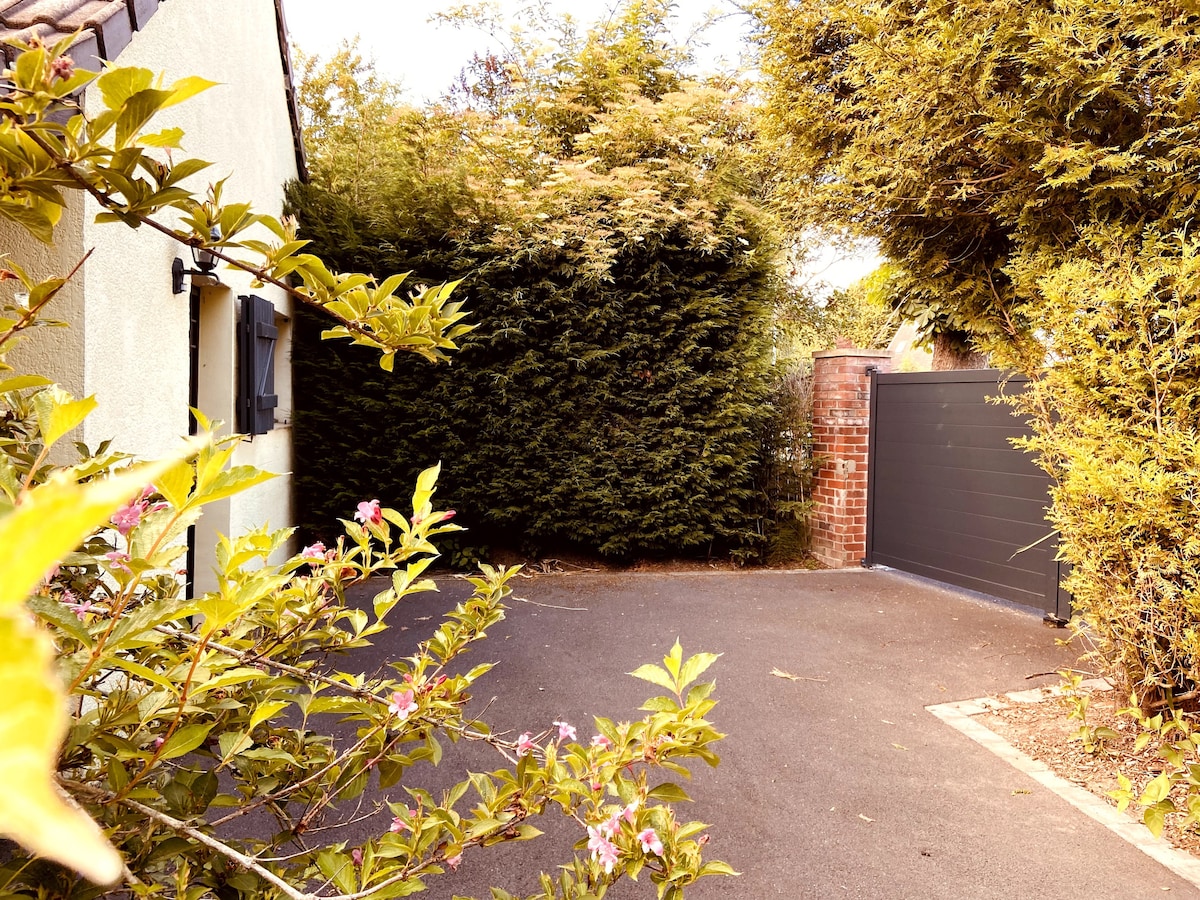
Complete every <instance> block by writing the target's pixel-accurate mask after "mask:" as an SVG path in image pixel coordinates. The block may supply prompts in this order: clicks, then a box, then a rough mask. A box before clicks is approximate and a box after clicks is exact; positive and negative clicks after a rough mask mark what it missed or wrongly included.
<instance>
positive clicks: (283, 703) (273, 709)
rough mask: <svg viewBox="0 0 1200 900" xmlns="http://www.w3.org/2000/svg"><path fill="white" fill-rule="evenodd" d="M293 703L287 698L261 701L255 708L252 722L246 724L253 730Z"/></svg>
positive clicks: (251, 718)
mask: <svg viewBox="0 0 1200 900" xmlns="http://www.w3.org/2000/svg"><path fill="white" fill-rule="evenodd" d="M291 705H292V704H291V703H290V702H288V701H287V700H270V701H268V702H266V703H260V704H259V705H258V706H257V707H256V708H255V710H254V714H253V715H252V716H250V724H249V725H247V726H246V730H247V731H253V730H254V728H255V726H257V725H261V724H262V723H263V722H266V721H267V720H268V719H273V718H275V716H277V715H278V714H279V713H281V712H283V711H284V710H285V709H287V708H288V707H289V706H291Z"/></svg>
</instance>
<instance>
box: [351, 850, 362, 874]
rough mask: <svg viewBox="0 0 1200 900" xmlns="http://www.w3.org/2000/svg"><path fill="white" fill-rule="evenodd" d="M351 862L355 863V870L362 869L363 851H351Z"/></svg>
mask: <svg viewBox="0 0 1200 900" xmlns="http://www.w3.org/2000/svg"><path fill="white" fill-rule="evenodd" d="M350 861H351V862H352V863H354V868H356V869H358V868H361V867H362V850H360V849H359V848H358V847H355V848H354V849H353V850H351V851H350Z"/></svg>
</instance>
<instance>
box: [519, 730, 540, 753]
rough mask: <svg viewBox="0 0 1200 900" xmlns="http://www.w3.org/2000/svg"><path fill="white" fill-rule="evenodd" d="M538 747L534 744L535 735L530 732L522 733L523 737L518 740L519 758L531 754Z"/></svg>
mask: <svg viewBox="0 0 1200 900" xmlns="http://www.w3.org/2000/svg"><path fill="white" fill-rule="evenodd" d="M536 746H537V745H536V744H535V743H534V742H533V735H532V734H531V733H530V732H528V731H526V732H522V734H521V736H520V737H518V738H517V756H524V755H525V754H526V753H530V752H531V751H532V750H533V749H534V747H536Z"/></svg>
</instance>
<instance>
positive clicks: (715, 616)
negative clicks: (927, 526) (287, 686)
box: [335, 570, 1194, 900]
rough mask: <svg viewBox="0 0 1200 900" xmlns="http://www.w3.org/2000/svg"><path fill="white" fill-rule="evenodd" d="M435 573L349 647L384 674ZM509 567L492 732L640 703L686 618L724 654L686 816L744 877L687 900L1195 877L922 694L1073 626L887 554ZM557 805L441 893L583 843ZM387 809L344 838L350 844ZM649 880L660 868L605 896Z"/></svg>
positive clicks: (449, 592) (489, 657)
mask: <svg viewBox="0 0 1200 900" xmlns="http://www.w3.org/2000/svg"><path fill="white" fill-rule="evenodd" d="M441 585H442V588H443V592H444V593H442V594H441V595H434V596H432V597H421V598H417V599H416V600H414V601H406V603H408V605H407V606H405V605H401V606H400V607H397V609H396V610H395V611H394V612H393V614H392V618H391V621H392V622H393V624H394V625H395V626H397V627H396V628H395V630H394V631H390V632H388V633H387V634H385V635H383V638H384V639H385V641H387V642H388V643H387V644H386V645H381V646H378V647H376V648H372V649H371V650H370V651H366V652H365V653H363V654H362V655H361V656H356V658H355V659H354V662H353V668H354V669H356V670H362V671H368V672H369V671H372V670H373V669H374V668H375V667H377V666H378V665H381V664H383V663H385V662H386V661H387V660H388V659H394V658H397V657H400V656H403V655H406V654H407V653H410V652H411V650H412V647H413V645H414V643H415V641H416V640H418V639H419V638H420V637H423V636H425V635H426V634H428V633H429V632H430V631H431V630H432V629H433V628H434V627H435V626H436V622H437V619H438V618H439V617H440V615H441V613H442V612H444V611H446V610H447V609H449V608H450V607H451V606H452V605H453V603H454V602H456V601H457V600H458V599H460V598H461V597H463V596H465V595H466V594H467V589H466V586H465V585H463V584H462V583H461V582H458V581H455V580H453V579H441ZM514 586H515V589H516V596H518V597H520V598H524V599H526V600H528V601H529V602H528V603H522V602H513V603H510V610H509V613H508V618H507V620H506V621H505V622H503V623H501V624H500V625H499V626H497V627H496V628H494V629H492V631H491V633H490V635H489V639H488V640H487V641H484V642H483V643H482V644H480V645H477V648H476V649H475V650H474V651H473V652H472V653H471V654H470V656H469V657H468V659H467V664H468V665H474V664H476V663H478V662H482V661H497V662H498V665H497V666H496V668H495V669H493V670H492V672H491V673H490V674H489V675H487V676H485V677H484V679H482V680H481V681H480V682H479V683H478V684H477V691H476V700H475V708H474V709H475V711H476V712H478V711H479V710H480V709H482V708H483V706H484V705H486V704H490V709H489V711H488V714H487V718H488V720H489V721H490V722H491V723H492V725H493V726H494V727H495V728H497V729H511V730H512V732H513V733H514V734H515V733H518V732H520V731H534V732H537V731H540V730H542V729H543V728H547V727H549V725H550V723H551V721H552V720H555V719H566V720H567V721H569V722H571V723H573V724H575V725H577V726H578V729H579V734H580V737H581V739H583V740H586V739H587V736H589V735H590V734H591V733H592V731H593V729H592V728H591V718H592V716H609V717H612V718H615V719H618V720H622V719H624V720H628V719H632V718H639V717H640V715H641V714H640V713H638V712H637V707H638V706H639V705H640V704H641V703H642V702H643V701H644V700H645V699H646V698H647V697H649V696H651V694H653V693H654V688H653V687H652V686H651V685H648V684H646V683H644V682H641V681H638V680H636V679H633V678H630V677H628V676H627V675H625V674H623V673H626V672H630V671H632V670H633V669H634V668H636V667H637V666H638V665H641V664H642V663H645V662H658V661H660V660H661V657H662V656H663V655H664V654H665V653H666V652H667V651H668V650H669V649H670V646H671V644H672V643H673V641H674V640H675V638H676V637H678V638H679V639H680V641H681V642H682V644H683V649H684V653H685V655H687V654H691V653H695V652H698V651H701V650H706V651H712V652H717V653H722V654H724V655H723V656H722V658H721V659H720V660H719V661H718V662H717V663H716V664H715V665H714V666H713V667H712V668H711V669H710V670H709V672H708V676H709V677H715V678H716V680H717V691H716V694H715V697H716V699H718V700H719V701H720V702H719V703H718V705H717V708H716V709H715V710H714V711H713V713H712V715H711V716H710V718H711V719H712V721H713V722H714V724H715V725H716V726H717V727H718V728H719V729H720V730H721V731H724V732H725V733H726V734H727V735H728V737H727V739H726V740H724V741H722V742H721V743H720V744H719V745H718V747H717V750H718V752H720V753H721V755H722V758H723V762H722V764H721V766H720V767H719V768H717V769H709V768H708V767H706V766H703V764H698V765H699V766H700V768H694V769H693V771H694V775H695V778H694V780H693V781H692V783H691V784H690V786H688V788H687V789H688V790H689V792H690V793H691V794H692V796H693V797H694V798H695V802H694V803H692V804H682V805H681V808H680V809H679V813H680V816H681V818H683V817H686V818H692V819H699V820H701V821H704V822H709V823H711V824H712V828H711V832H710V833H711V836H712V839H711V842H710V843H709V845H708V847H707V848H706V853H707V856H708V858H711V859H723V860H725V861H727V862H729V863H730V864H731V865H732V866H733V867H734V868H735V869H737V870H739V871H740V872H742V873H743V874H742V875H741V877H739V878H736V879H728V878H709V879H706V880H704V881H702V882H700V883H699V884H698V885H697V886H696V887H694V888H692V889H691V890H689V892H688V896H689V898H694V900H709V898H727V897H729V898H747V900H757V898H767V897H787V898H814V900H824V898H864V900H866V898H870V900H876V898H886V900H892V898H896V900H900V898H911V900H937V898H946V900H967V898H1005V900H1020V898H1031V900H1032V898H1038V900H1042V898H1046V900H1074V898H1079V900H1085V898H1086V900H1097V898H1121V900H1138V898H1149V897H1155V898H1161V897H1163V896H1164V892H1165V891H1167V890H1169V891H1171V893H1170V894H1169V895H1168V896H1175V897H1187V896H1194V889H1193V888H1192V887H1191V886H1190V885H1188V884H1187V883H1186V882H1184V881H1182V880H1180V879H1178V878H1177V877H1176V876H1174V875H1172V874H1171V873H1169V872H1168V871H1167V870H1166V869H1164V868H1162V867H1161V866H1159V865H1158V864H1157V863H1155V862H1153V861H1152V860H1150V859H1148V858H1147V857H1145V856H1143V855H1142V854H1140V853H1139V852H1137V851H1136V850H1135V849H1134V848H1132V847H1130V846H1128V845H1127V844H1125V843H1124V842H1123V841H1121V840H1120V839H1119V838H1117V837H1116V836H1114V835H1112V834H1111V833H1109V832H1108V831H1107V830H1105V829H1104V828H1103V827H1102V826H1100V825H1098V824H1096V823H1095V822H1093V821H1091V820H1090V819H1088V818H1086V817H1085V816H1084V815H1083V814H1082V813H1080V812H1078V811H1076V810H1075V809H1073V808H1072V807H1070V806H1068V805H1067V804H1066V803H1065V802H1064V801H1062V800H1060V799H1059V798H1057V797H1056V796H1054V795H1053V794H1051V793H1050V792H1049V791H1047V790H1045V789H1043V788H1041V787H1039V786H1038V785H1037V784H1035V783H1034V782H1033V781H1031V780H1030V779H1028V778H1026V777H1025V776H1024V775H1022V774H1020V773H1019V772H1017V771H1016V770H1014V769H1011V768H1009V767H1008V766H1007V765H1006V764H1005V763H1003V762H1001V761H1000V760H999V759H997V758H996V757H994V756H992V755H991V754H990V753H988V752H987V751H986V750H984V749H983V748H981V747H979V746H978V745H976V744H974V743H973V742H972V741H970V740H969V739H967V738H966V737H964V736H963V735H961V734H959V733H957V732H955V731H953V730H952V729H950V728H949V727H947V726H946V725H944V724H942V723H941V722H939V721H938V720H937V719H935V718H934V717H933V716H932V715H930V714H929V713H927V712H926V711H925V707H926V706H927V705H930V704H934V703H943V702H947V701H951V700H962V699H967V698H973V697H978V696H982V695H985V694H989V693H1002V692H1005V691H1010V690H1020V689H1025V688H1029V687H1034V686H1036V685H1038V684H1043V683H1047V682H1050V683H1052V682H1055V681H1057V678H1056V677H1055V676H1050V677H1040V678H1033V679H1029V676H1031V675H1036V674H1038V673H1047V672H1052V671H1054V670H1056V669H1058V668H1061V667H1063V666H1065V665H1070V664H1071V663H1072V662H1073V660H1074V654H1073V653H1071V652H1070V651H1068V650H1066V649H1064V648H1062V647H1059V646H1057V645H1056V639H1057V638H1060V637H1062V636H1063V632H1061V631H1055V630H1053V629H1050V628H1048V627H1047V626H1045V625H1043V624H1042V622H1041V621H1040V619H1039V618H1038V616H1037V615H1035V614H1034V613H1032V612H1031V611H1024V610H1019V609H1014V608H1012V607H1008V606H1004V605H1001V604H999V603H991V602H987V601H983V600H980V599H977V598H975V597H971V596H967V595H964V594H962V593H958V592H956V591H953V590H950V589H944V588H941V587H939V586H935V585H931V584H930V583H928V582H923V581H918V580H916V579H911V578H908V577H906V576H902V575H898V574H895V573H891V572H884V571H862V570H855V571H849V572H800V573H782V572H766V571H747V572H735V573H728V572H722V573H712V574H709V573H683V574H657V573H656V574H632V575H630V574H617V575H574V576H543V577H538V578H535V579H521V578H518V579H516V580H515V582H514ZM539 604H540V605H539ZM553 607H575V608H578V609H560V608H553ZM424 617H431V618H429V619H425V620H423V621H422V619H424ZM399 626H405V628H406V630H403V631H402V630H400V628H399ZM336 664H337V663H335V665H336ZM772 669H779V670H781V671H783V672H787V673H789V674H792V675H795V676H798V677H799V680H796V681H792V680H789V679H785V678H782V677H779V676H776V675H772V674H771V671H772ZM493 699H494V702H492V701H493ZM500 762H502V761H501V760H499V758H497V757H495V756H494V755H491V753H490V751H487V750H486V748H480V747H475V746H472V747H460V748H456V749H455V751H454V753H450V752H447V754H446V757H445V759H444V760H443V762H442V765H441V767H439V769H437V770H429V769H417V770H414V771H413V772H412V773H411V777H412V779H413V783H414V784H416V783H419V784H420V786H421V787H427V788H431V789H435V790H436V789H438V788H440V787H442V786H446V785H449V784H451V783H453V782H455V781H457V780H460V779H462V778H465V771H466V769H467V768H471V769H473V770H475V771H479V770H483V769H493V768H498V767H499V764H500ZM401 796H402V794H401V793H400V792H399V790H398V789H397V790H395V791H393V792H392V797H393V799H394V800H399V799H400V798H401ZM472 797H473V795H472V794H470V793H469V794H468V795H467V797H466V798H465V799H464V801H463V802H464V807H465V806H467V805H469V804H470V802H472ZM550 818H551V821H550V822H548V823H547V822H536V823H535V824H537V825H538V826H539V827H542V828H544V829H545V830H547V831H548V832H549V833H548V834H547V835H546V837H545V838H544V839H539V840H537V841H534V842H532V843H530V844H518V845H511V846H506V847H500V848H493V849H489V850H476V851H473V852H469V853H468V854H467V856H466V858H465V860H464V863H463V866H462V868H461V869H460V870H459V871H458V873H456V874H454V875H446V876H442V877H438V878H433V879H431V880H430V882H429V891H428V893H426V894H424V895H423V896H426V897H430V898H450V897H453V896H456V895H463V896H474V897H487V896H490V895H489V892H488V890H487V887H488V885H493V884H494V885H496V886H499V887H503V888H504V889H506V890H509V891H512V892H513V893H515V894H517V895H521V894H522V893H525V892H532V891H533V890H535V889H536V886H537V872H538V869H539V868H540V867H548V868H551V869H552V867H553V866H554V865H556V864H557V863H559V862H562V861H565V859H566V857H567V855H569V853H570V846H571V844H572V843H573V842H574V841H575V840H577V839H578V838H579V837H580V836H581V835H580V834H579V833H578V829H577V827H576V826H574V825H573V824H572V823H569V822H567V821H566V820H564V819H563V817H562V816H557V815H556V816H552V817H550ZM388 821H390V816H389V817H380V818H378V819H374V820H371V822H369V823H364V824H362V825H360V826H358V827H357V828H358V831H357V835H358V836H356V834H352V833H349V832H348V833H346V835H345V837H346V839H348V840H350V841H351V845H353V842H354V841H355V840H358V839H360V838H361V835H364V834H365V833H366V832H367V831H368V830H371V829H382V828H386V826H387V822H388ZM559 823H561V824H559ZM553 826H557V827H553ZM653 896H654V889H653V886H652V885H651V884H650V883H649V882H648V880H647V881H646V882H645V883H643V884H641V885H631V884H621V885H618V888H617V889H615V890H613V891H610V892H609V894H608V897H610V898H613V900H624V898H633V897H639V898H640V897H653Z"/></svg>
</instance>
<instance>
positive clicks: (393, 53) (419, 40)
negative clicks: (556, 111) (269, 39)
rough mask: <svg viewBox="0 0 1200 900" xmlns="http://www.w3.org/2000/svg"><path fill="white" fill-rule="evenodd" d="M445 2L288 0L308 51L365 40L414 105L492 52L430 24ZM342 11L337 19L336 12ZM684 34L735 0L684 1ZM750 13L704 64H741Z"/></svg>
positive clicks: (475, 38) (572, 3)
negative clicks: (479, 53) (477, 55)
mask: <svg viewBox="0 0 1200 900" xmlns="http://www.w3.org/2000/svg"><path fill="white" fill-rule="evenodd" d="M453 5H455V4H454V3H450V2H445V0H337V2H333V3H331V2H330V0H283V8H284V14H285V16H286V18H287V24H288V31H290V32H291V36H292V40H293V41H294V42H295V43H296V44H297V45H299V47H300V48H301V49H303V50H304V51H305V52H306V53H316V54H319V55H320V56H323V57H328V56H329V55H330V53H331V52H332V51H333V50H335V49H336V48H337V46H338V44H339V43H340V42H341V41H342V40H343V39H348V38H353V37H354V36H355V35H358V36H359V46H360V47H361V48H362V49H363V51H364V52H365V55H367V56H370V57H373V58H374V59H375V63H376V67H377V69H378V70H379V72H380V74H381V75H384V76H385V77H387V78H389V79H391V80H393V81H399V82H401V84H402V85H403V86H404V87H405V89H406V91H407V92H408V97H409V99H410V100H412V101H417V102H419V101H421V100H427V99H436V98H437V97H439V96H440V95H441V94H442V92H443V91H444V90H445V89H446V88H447V87H448V86H449V84H450V82H451V81H452V80H453V79H454V77H455V76H456V75H457V74H458V72H459V70H460V69H461V68H462V67H463V64H464V63H465V62H466V61H467V60H469V59H470V58H471V54H472V53H473V52H474V51H476V50H485V49H489V39H488V37H487V35H485V34H483V33H481V32H478V31H475V30H470V29H465V30H463V29H455V28H451V27H449V26H446V25H436V24H433V23H431V22H430V21H429V19H430V17H431V16H433V15H434V13H436V12H438V11H441V10H446V9H449V8H450V7H451V6H453ZM496 5H497V6H499V7H500V8H501V9H502V10H503V11H505V12H517V11H519V10H520V9H522V8H523V7H526V6H528V5H529V3H528V0H499V2H498V3H496ZM547 6H549V7H550V8H551V10H553V11H555V12H561V13H570V14H571V15H572V16H574V17H575V18H576V19H577V20H578V21H580V22H581V23H584V24H591V23H592V22H594V21H597V20H599V19H601V18H603V17H606V16H608V15H609V13H610V12H611V10H612V8H613V0H548V2H547ZM331 10H336V11H337V15H336V18H333V17H331V16H330V11H331ZM676 10H677V22H676V25H675V32H676V36H677V37H678V38H680V39H681V40H687V39H688V37H689V36H690V35H691V34H692V33H693V31H694V30H695V27H696V25H697V24H698V23H700V22H701V21H703V19H704V17H705V14H706V13H707V12H708V11H710V10H713V11H716V12H717V13H735V10H736V8H735V7H734V6H733V5H732V3H731V2H730V0H679V2H678V3H677V4H676ZM746 24H747V22H746V19H745V17H744V16H743V15H740V14H734V15H727V16H726V17H725V18H723V19H722V20H721V22H719V23H718V24H717V25H716V26H715V27H713V28H712V29H710V30H709V31H708V32H706V33H705V35H704V36H703V38H702V40H704V41H706V42H707V43H708V46H707V47H697V51H698V52H697V58H698V60H699V61H700V62H701V65H703V66H705V67H712V66H713V65H714V64H715V62H716V61H717V60H718V59H721V58H724V59H726V60H728V61H730V62H731V63H733V64H736V63H737V61H738V59H739V56H740V53H741V50H742V48H743V46H744V45H743V35H744V33H745V29H746Z"/></svg>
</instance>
